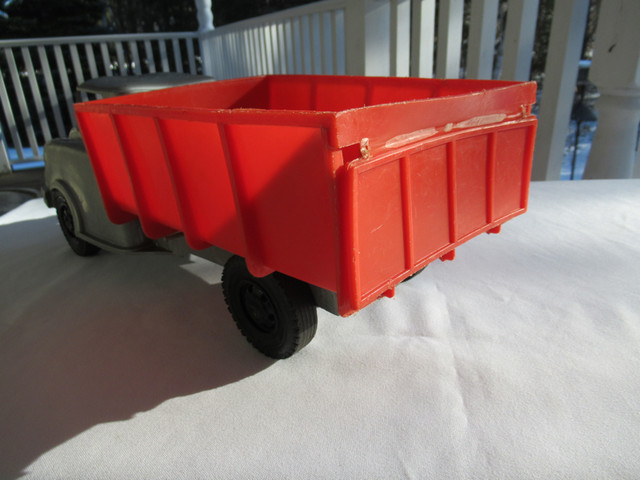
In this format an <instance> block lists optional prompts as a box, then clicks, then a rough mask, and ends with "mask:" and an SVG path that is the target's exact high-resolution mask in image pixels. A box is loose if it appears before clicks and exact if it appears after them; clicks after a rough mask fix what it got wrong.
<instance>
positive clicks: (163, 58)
mask: <svg viewBox="0 0 640 480" xmlns="http://www.w3.org/2000/svg"><path fill="white" fill-rule="evenodd" d="M158 45H159V46H160V64H161V65H162V71H163V72H168V71H169V57H168V56H167V45H166V43H165V40H158Z"/></svg>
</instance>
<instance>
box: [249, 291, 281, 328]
mask: <svg viewBox="0 0 640 480" xmlns="http://www.w3.org/2000/svg"><path fill="white" fill-rule="evenodd" d="M240 298H241V299H242V306H243V308H244V311H245V313H246V315H247V317H248V318H249V320H251V322H252V323H253V324H254V326H255V327H256V328H257V329H258V330H260V331H262V332H265V333H271V332H273V331H274V330H275V329H276V323H277V322H276V318H277V317H276V311H275V307H274V305H273V303H272V302H271V299H270V298H269V295H267V293H266V292H265V291H264V290H263V289H262V288H261V287H260V286H259V285H257V284H255V283H253V282H245V283H244V284H243V285H242V288H241V294H240Z"/></svg>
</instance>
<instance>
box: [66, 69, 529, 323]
mask: <svg viewBox="0 0 640 480" xmlns="http://www.w3.org/2000/svg"><path fill="white" fill-rule="evenodd" d="M534 101H535V84H534V83H532V82H529V83H516V82H496V81H479V80H432V79H409V78H371V77H369V78H365V77H346V76H266V77H257V78H247V79H239V80H228V81H220V82H211V83H202V84H197V85H190V86H185V87H176V88H171V89H167V90H161V91H155V92H149V93H141V94H136V95H128V96H122V97H116V98H111V99H108V100H100V101H94V102H88V103H82V104H78V105H76V107H75V108H76V115H77V117H78V123H79V125H80V128H81V131H82V134H83V137H84V140H85V143H86V146H87V150H88V152H89V155H90V157H91V161H92V165H93V168H94V171H95V173H96V177H97V180H98V184H99V186H100V190H101V193H102V197H103V200H104V204H105V207H106V210H107V213H108V215H109V217H110V218H111V220H112V221H113V222H115V223H124V222H127V221H130V220H133V219H135V218H139V219H140V222H141V224H142V227H143V229H144V231H145V233H146V234H147V235H148V236H149V237H151V238H160V237H163V236H167V235H171V234H173V233H176V232H184V234H185V237H186V239H187V241H188V243H189V245H191V246H192V247H193V248H194V249H202V248H206V247H208V246H211V245H215V246H217V247H221V248H223V249H225V250H228V251H230V252H233V253H235V254H238V255H241V256H243V257H245V258H246V259H247V264H248V265H249V268H250V270H251V271H252V272H253V273H254V274H255V275H258V276H260V275H265V274H267V273H269V272H271V271H274V270H275V271H280V272H282V273H285V274H287V275H290V276H292V277H295V278H298V279H300V280H303V281H305V282H308V283H310V284H312V285H315V286H318V287H322V288H324V289H327V290H330V291H333V292H337V297H338V308H339V312H340V314H342V315H346V314H349V313H352V312H354V311H356V310H358V309H360V308H362V307H363V306H365V305H367V304H368V303H370V302H372V301H373V300H375V299H376V298H378V297H379V296H380V295H382V294H389V293H391V292H392V291H393V287H394V285H396V284H397V283H398V282H400V281H401V280H402V279H404V278H406V277H407V276H409V275H411V274H412V273H414V272H416V271H418V270H419V269H421V268H422V267H424V266H425V265H426V264H428V263H429V262H431V261H433V260H434V259H437V258H443V257H444V258H447V257H451V256H452V251H453V249H454V248H455V247H456V246H458V245H459V244H461V243H462V242H464V241H466V240H468V239H469V238H471V237H473V236H474V235H477V234H479V233H481V232H485V231H489V230H494V231H495V230H496V227H498V226H499V225H500V224H502V223H503V222H505V221H506V220H508V219H510V218H512V217H513V216H515V215H518V214H521V213H523V212H524V211H525V209H526V206H527V196H528V186H529V177H530V169H531V159H532V154H533V144H534V135H535V128H536V120H535V118H534V117H533V116H531V104H532V103H533V102H534Z"/></svg>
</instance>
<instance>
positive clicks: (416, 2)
mask: <svg viewBox="0 0 640 480" xmlns="http://www.w3.org/2000/svg"><path fill="white" fill-rule="evenodd" d="M435 19H436V2H435V0H412V9H411V76H412V77H422V78H431V77H432V76H433V43H434V42H433V39H434V38H435Z"/></svg>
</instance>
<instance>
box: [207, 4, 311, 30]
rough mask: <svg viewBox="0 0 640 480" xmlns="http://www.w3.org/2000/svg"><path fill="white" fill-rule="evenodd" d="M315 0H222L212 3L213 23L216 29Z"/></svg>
mask: <svg viewBox="0 0 640 480" xmlns="http://www.w3.org/2000/svg"><path fill="white" fill-rule="evenodd" d="M314 1H316V0H234V1H233V2H229V1H224V0H217V1H216V0H214V1H213V22H214V24H215V26H216V27H219V26H222V25H226V24H227V23H233V22H239V21H240V20H245V19H247V18H251V17H257V16H259V15H266V14H267V13H272V12H277V11H278V10H284V9H286V8H291V7H297V6H299V5H304V4H306V3H312V2H314Z"/></svg>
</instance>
